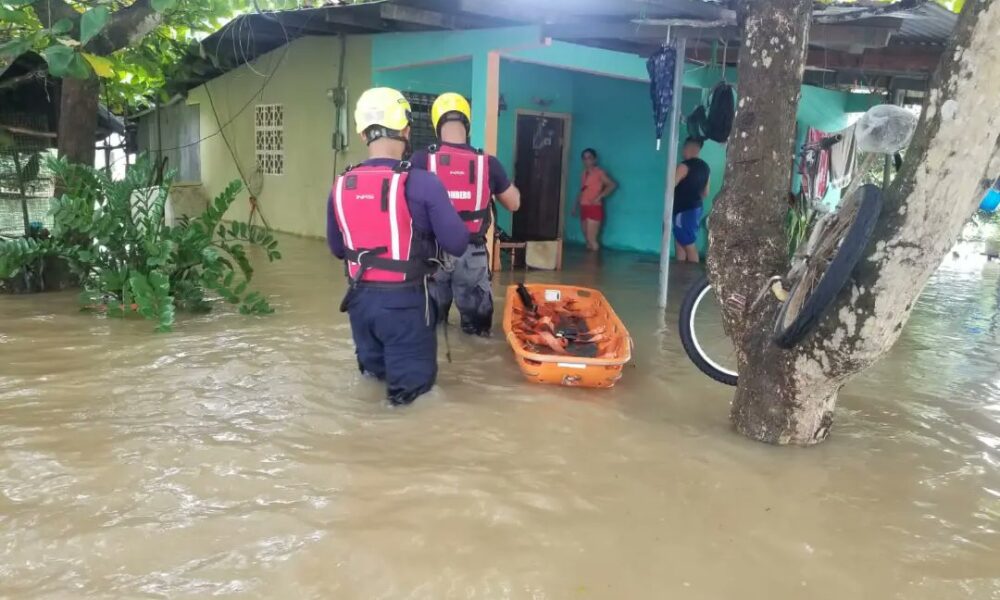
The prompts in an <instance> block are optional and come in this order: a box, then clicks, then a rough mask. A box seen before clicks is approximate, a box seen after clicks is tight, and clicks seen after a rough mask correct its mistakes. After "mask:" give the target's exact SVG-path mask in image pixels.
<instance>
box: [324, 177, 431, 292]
mask: <svg viewBox="0 0 1000 600" xmlns="http://www.w3.org/2000/svg"><path fill="white" fill-rule="evenodd" d="M409 167H410V165H409V163H406V162H403V163H400V164H399V166H397V167H395V168H393V167H377V166H364V165H362V166H359V167H353V168H348V169H347V171H345V172H344V174H343V175H341V176H340V177H338V178H337V181H336V182H335V183H334V187H333V194H332V197H333V210H334V213H335V214H336V216H337V223H338V224H339V225H340V231H341V233H342V234H343V236H344V246H345V247H346V250H347V252H346V256H345V258H346V262H347V275H348V277H350V278H351V279H352V280H353V281H355V282H359V281H360V282H371V283H404V282H407V281H414V280H419V279H421V278H422V277H424V276H425V275H428V274H429V273H430V272H431V271H432V269H431V267H430V265H429V263H428V262H427V261H426V260H423V259H419V258H414V257H413V256H412V253H413V249H414V239H415V238H414V233H413V219H412V217H411V216H410V207H409V205H408V204H407V202H406V191H405V190H406V179H407V177H409V173H408V172H407V171H408V170H409Z"/></svg>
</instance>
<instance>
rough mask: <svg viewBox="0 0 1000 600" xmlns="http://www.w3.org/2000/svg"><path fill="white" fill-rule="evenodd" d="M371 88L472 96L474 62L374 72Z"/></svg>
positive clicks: (457, 62)
mask: <svg viewBox="0 0 1000 600" xmlns="http://www.w3.org/2000/svg"><path fill="white" fill-rule="evenodd" d="M372 84H373V85H378V86H386V87H391V88H396V89H397V90H400V91H404V92H421V93H426V94H442V93H444V92H458V93H459V94H462V95H464V96H465V97H466V98H469V97H470V96H471V95H472V60H471V59H463V60H458V61H454V62H447V63H437V64H433V65H425V66H420V67H409V68H405V69H393V70H389V71H375V72H374V73H373V74H372Z"/></svg>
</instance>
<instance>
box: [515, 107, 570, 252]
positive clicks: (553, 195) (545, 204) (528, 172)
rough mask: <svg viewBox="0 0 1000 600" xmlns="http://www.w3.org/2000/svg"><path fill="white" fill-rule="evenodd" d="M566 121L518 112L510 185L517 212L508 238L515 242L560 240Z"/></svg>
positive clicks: (566, 143)
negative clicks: (516, 199) (518, 193)
mask: <svg viewBox="0 0 1000 600" xmlns="http://www.w3.org/2000/svg"><path fill="white" fill-rule="evenodd" d="M568 129H569V118H568V116H566V115H550V114H547V115H542V114H535V113H526V112H518V114H517V137H516V141H515V155H514V185H516V186H517V187H518V189H519V190H521V209H520V210H518V211H517V212H516V213H514V220H513V226H512V231H511V236H512V237H513V238H514V239H515V240H518V241H523V242H534V241H554V240H557V239H559V238H560V237H562V227H563V218H562V213H563V211H562V207H563V205H564V200H565V189H564V187H565V185H564V180H565V168H566V160H567V157H566V151H567V150H568V140H567V137H568Z"/></svg>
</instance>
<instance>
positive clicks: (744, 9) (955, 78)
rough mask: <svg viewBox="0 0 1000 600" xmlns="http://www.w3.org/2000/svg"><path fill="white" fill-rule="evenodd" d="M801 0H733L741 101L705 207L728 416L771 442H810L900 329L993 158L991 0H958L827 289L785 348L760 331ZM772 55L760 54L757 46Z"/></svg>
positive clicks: (999, 23) (790, 130) (776, 265)
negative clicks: (733, 379)
mask: <svg viewBox="0 0 1000 600" xmlns="http://www.w3.org/2000/svg"><path fill="white" fill-rule="evenodd" d="M810 5H811V2H808V1H805V0H777V1H774V2H758V1H753V0H745V1H744V3H743V4H742V6H741V24H742V26H743V29H744V39H745V40H746V42H745V45H744V48H743V51H742V52H741V54H740V59H739V81H740V84H739V85H740V95H741V100H740V106H739V110H738V112H737V116H736V122H735V124H734V134H733V135H734V137H733V140H732V141H731V143H730V149H729V161H728V164H727V169H726V184H725V187H724V189H723V191H722V193H721V194H720V197H719V200H718V201H717V203H716V206H715V208H714V210H713V215H712V218H711V219H710V221H709V239H710V243H711V246H710V252H709V274H710V276H711V278H712V282H713V288H714V289H715V290H716V293H717V295H718V296H719V298H720V301H723V302H724V305H725V306H726V307H727V308H726V313H725V325H726V329H727V332H728V333H729V334H730V336H731V337H732V338H733V340H734V342H735V344H736V347H737V354H738V359H739V372H740V379H739V386H738V388H737V391H736V395H735V398H734V401H733V406H732V413H731V418H732V421H733V423H734V425H735V427H736V429H737V430H738V431H740V432H741V433H743V434H744V435H747V436H748V437H751V438H753V439H756V440H760V441H764V442H769V443H775V444H798V445H810V444H815V443H818V442H820V441H822V440H824V439H825V438H826V437H827V435H828V434H829V432H830V428H831V426H832V424H833V413H834V407H835V405H836V399H837V393H838V391H839V390H840V388H841V387H842V386H843V385H844V384H845V383H846V382H847V381H849V380H850V379H851V377H853V376H854V375H856V374H857V373H859V372H860V371H862V370H863V369H864V368H866V367H868V366H870V365H871V364H873V363H874V362H875V361H876V360H878V359H879V358H880V357H882V356H883V355H884V354H885V353H886V352H887V351H888V350H889V349H890V348H891V347H892V345H893V343H895V341H896V340H897V339H898V337H899V334H900V332H901V330H902V328H903V325H904V324H905V323H906V320H907V319H908V318H909V315H910V312H911V310H912V308H913V303H914V302H915V300H916V298H917V296H918V295H919V294H920V291H921V290H922V289H923V286H924V285H925V284H926V282H927V280H928V279H929V278H930V276H931V274H933V272H934V270H935V269H936V268H937V266H938V264H939V263H940V261H941V258H942V257H943V256H944V255H945V254H946V253H947V252H948V250H949V249H950V248H951V246H952V245H953V244H954V242H955V241H956V240H957V238H958V236H959V234H960V232H961V229H962V227H963V225H964V224H965V222H966V221H967V220H968V218H969V217H970V216H971V215H972V213H973V212H974V211H975V208H976V205H977V203H978V202H979V199H980V198H981V197H982V194H983V193H984V192H985V190H986V189H987V188H988V187H989V183H990V182H989V179H990V177H991V176H994V175H995V174H996V172H997V171H998V170H1000V95H998V94H996V93H995V84H996V81H997V80H998V79H1000V45H997V44H995V40H994V38H995V32H996V31H998V30H1000V0H970V1H969V2H967V3H966V6H965V10H964V11H963V13H962V16H961V18H960V20H959V24H958V28H957V30H956V32H955V35H954V36H953V37H952V44H951V46H950V48H949V49H948V51H946V52H945V54H944V58H943V61H942V64H941V65H940V66H939V68H938V71H937V73H936V74H935V76H934V78H933V79H932V83H931V88H930V89H931V92H930V93H929V94H928V97H927V100H926V102H925V105H924V110H923V115H922V117H921V122H920V125H919V126H918V129H917V133H916V134H915V136H914V141H913V143H912V144H911V146H910V149H909V151H908V152H907V160H906V164H905V165H904V166H903V169H902V170H901V172H900V173H899V175H898V176H897V177H896V179H895V181H894V182H893V184H892V185H891V186H890V188H889V189H888V190H887V192H886V194H885V202H884V207H883V210H882V214H881V216H880V218H879V221H878V224H877V226H876V229H875V233H874V235H873V239H872V241H871V243H870V244H869V247H868V249H867V250H866V254H865V257H864V258H863V259H862V261H861V263H860V264H859V266H858V267H857V268H856V270H855V272H854V278H853V281H852V282H851V283H850V284H849V285H847V286H845V289H844V290H842V291H841V293H840V295H839V296H838V299H837V303H836V304H835V306H834V308H833V309H832V310H830V311H829V312H828V313H827V315H826V316H825V317H824V319H823V321H822V322H821V323H820V325H819V327H818V328H817V330H816V331H815V332H814V333H813V334H812V335H810V336H809V337H808V338H806V340H805V341H804V342H803V343H802V344H800V345H799V346H798V347H797V348H795V349H793V350H790V351H785V350H781V349H779V348H778V347H777V346H775V345H774V344H773V343H772V342H771V335H772V328H773V322H774V318H775V315H776V310H777V308H778V305H777V301H776V300H775V299H774V297H773V296H772V295H771V294H767V295H765V296H764V300H763V301H762V302H760V303H759V304H758V305H757V306H755V307H753V309H754V310H753V312H751V310H750V309H751V305H752V304H753V301H754V300H755V299H756V297H757V294H758V293H759V292H760V290H761V288H762V287H763V286H764V285H765V284H766V282H767V280H768V278H769V277H771V276H772V275H780V274H784V273H785V272H786V271H787V268H788V264H787V257H786V256H785V252H784V248H785V247H786V246H785V229H784V215H785V210H786V205H785V202H784V199H785V197H786V195H787V191H788V190H787V181H788V179H787V175H788V172H787V171H785V169H786V168H790V166H791V165H790V158H791V157H792V156H793V143H794V140H793V135H794V120H792V119H789V115H794V114H795V112H796V109H797V103H798V94H799V86H800V85H801V72H802V71H801V70H802V61H803V58H804V54H805V47H806V46H805V38H806V36H807V33H808V17H807V15H808V12H809V10H810V8H811V6H810ZM765 57H766V58H767V59H770V60H766V58H765Z"/></svg>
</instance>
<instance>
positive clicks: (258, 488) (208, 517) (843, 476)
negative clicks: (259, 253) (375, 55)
mask: <svg viewBox="0 0 1000 600" xmlns="http://www.w3.org/2000/svg"><path fill="white" fill-rule="evenodd" d="M283 243H284V244H285V247H284V248H283V252H284V254H285V256H286V260H284V261H282V263H280V264H277V265H275V266H270V267H266V268H263V269H261V270H260V271H259V275H260V281H259V287H260V288H261V289H263V290H264V291H266V292H267V293H269V294H271V295H272V297H273V299H274V303H275V305H276V306H277V308H278V313H277V314H276V315H273V316H271V317H263V318H244V317H240V316H238V315H236V314H234V313H233V312H232V311H227V310H226V309H222V310H219V311H217V312H215V313H213V314H212V315H209V316H204V317H194V318H191V317H189V318H186V319H182V320H181V321H180V323H179V324H178V327H177V332H176V333H174V334H171V335H158V336H154V335H150V334H149V330H150V326H149V325H148V324H147V323H142V322H116V321H108V320H103V319H100V318H95V317H92V316H89V315H85V314H80V313H77V312H74V298H73V296H72V295H71V294H53V295H46V296H42V297H31V298H25V297H20V298H10V297H0V314H2V315H3V317H2V320H0V357H2V360H0V403H2V411H0V448H2V451H0V548H2V554H0V597H4V598H32V599H34V598H74V597H83V596H97V597H109V598H111V597H114V598H123V597H164V598H165V597H170V598H195V597H207V596H222V597H266V598H337V599H355V598H357V599H365V600H369V599H375V598H392V599H395V598H413V599H423V598H428V599H440V598H487V599H496V598H531V599H564V598H616V599H617V598H627V599H632V598H694V599H718V598H736V597H738V598H744V599H758V598H759V599H764V598H767V599H773V598H782V599H785V598H837V599H844V598H879V599H882V598H900V599H903V598H905V599H916V598H919V599H922V598H927V599H935V600H938V599H942V598H995V597H1000V559H998V557H1000V533H998V532H997V529H998V527H1000V369H998V368H997V362H998V361H997V350H998V339H997V337H998V335H1000V333H998V324H1000V321H998V302H1000V285H998V272H997V267H995V266H992V265H991V266H983V265H979V264H972V265H970V264H968V263H962V262H961V261H952V262H951V263H949V264H946V265H945V267H944V268H942V270H941V271H940V272H939V273H938V274H937V275H936V276H935V278H934V280H933V282H932V283H931V285H930V286H929V287H928V289H927V290H926V292H925V294H924V296H923V297H922V299H921V301H920V303H919V305H918V308H917V310H916V312H915V316H914V318H913V320H912V321H911V323H910V325H909V326H908V327H907V330H906V332H905V335H904V336H903V339H902V340H901V342H900V344H899V346H898V348H897V349H896V350H895V351H894V352H893V354H892V355H891V356H890V357H889V359H887V360H886V361H884V362H883V363H882V364H880V365H879V366H878V367H877V368H876V369H874V370H872V371H871V372H870V373H868V374H866V375H864V376H863V377H861V378H860V379H858V380H857V381H856V382H854V383H853V384H852V385H851V386H849V387H848V388H847V390H846V391H845V393H844V395H843V398H842V401H841V404H840V409H839V414H838V422H837V427H836V429H835V431H834V435H833V436H832V437H831V439H830V441H828V442H827V443H825V444H823V445H822V446H820V447H818V448H813V449H808V450H788V449H776V448H771V447H766V446H763V445H760V444H756V443H753V442H749V441H745V440H743V439H742V438H740V437H739V436H737V435H735V434H733V433H732V432H731V431H730V429H729V425H728V422H727V415H728V407H727V400H728V398H729V394H730V390H729V389H728V388H725V387H723V386H720V385H717V384H714V383H712V382H711V381H710V380H708V379H707V378H705V377H703V376H701V375H700V374H699V373H698V372H697V371H696V370H695V369H694V368H693V367H692V366H691V365H690V364H689V363H688V362H687V359H686V358H685V357H684V355H683V352H682V350H681V348H680V345H679V343H678V341H677V336H676V331H675V330H676V326H675V319H676V310H677V304H678V301H679V298H680V295H681V294H682V293H683V291H684V289H683V288H684V285H685V282H689V281H692V280H693V279H694V278H695V277H696V276H697V272H696V271H695V270H694V269H689V268H684V267H675V283H674V285H673V289H672V293H671V298H672V304H671V306H672V309H671V310H670V311H668V314H667V315H666V316H663V315H661V313H660V312H659V311H658V310H657V309H656V307H655V300H656V298H655V296H656V294H655V286H656V273H657V265H656V263H655V262H653V261H650V260H648V259H642V258H636V257H632V256H615V255H606V256H604V257H603V258H599V257H593V256H590V257H582V256H578V257H575V260H573V261H571V262H572V263H573V264H574V267H573V268H572V269H570V270H567V271H566V272H563V273H561V274H559V275H558V277H560V278H561V279H562V280H564V281H568V282H571V283H580V284H584V285H590V286H595V287H599V288H601V289H602V290H604V292H605V293H606V294H607V295H608V297H609V298H610V300H611V301H612V303H613V304H614V305H615V307H616V309H617V310H618V312H619V314H621V316H622V317H623V319H624V320H625V321H626V323H627V324H628V326H629V327H630V329H631V331H632V333H633V334H634V336H635V341H636V356H637V359H636V360H635V362H634V363H633V364H632V365H631V366H629V367H628V368H627V370H626V373H625V377H624V379H623V380H622V382H621V383H620V384H619V386H618V387H617V388H615V389H613V390H610V391H584V390H571V389H561V388H545V387H538V386H533V385H529V384H527V383H524V382H522V381H521V379H520V377H519V374H518V371H517V368H516V366H515V364H514V362H513V360H512V359H511V357H510V356H509V351H508V348H507V346H506V344H505V342H504V341H503V340H502V339H501V337H500V336H497V337H495V338H494V339H492V340H480V339H468V338H460V336H457V335H452V336H451V337H452V344H453V346H454V348H453V352H452V354H453V356H454V357H455V362H454V364H451V365H442V370H441V378H440V385H439V386H438V387H437V388H436V389H435V390H434V391H433V392H432V393H431V394H430V395H429V396H428V397H426V398H424V399H422V400H420V401H418V403H417V404H416V405H415V406H413V407H411V408H409V409H405V410H391V409H387V408H386V407H385V406H384V405H383V404H382V402H381V400H382V396H383V390H382V388H381V387H380V386H379V385H377V384H374V383H371V382H368V381H365V380H362V379H361V378H360V377H359V376H358V375H357V374H356V371H355V363H354V358H353V351H352V345H351V342H350V331H349V328H348V325H347V322H346V320H345V319H344V317H343V315H341V314H339V313H338V312H337V304H338V302H339V300H340V295H341V292H342V284H341V275H340V273H341V270H340V268H339V267H338V266H337V265H336V264H334V263H333V262H332V260H330V259H328V258H327V256H326V254H325V252H324V246H323V244H322V243H321V242H316V241H304V240H297V239H285V240H283ZM510 277H511V275H510V274H505V275H504V276H503V277H502V278H501V279H509V278H510ZM513 277H517V278H519V277H521V275H520V273H518V274H516V275H514V276H513ZM555 277H556V275H554V274H544V275H540V274H536V273H532V274H530V275H529V278H531V279H532V280H536V281H537V280H546V279H548V280H552V279H554V278H555Z"/></svg>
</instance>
